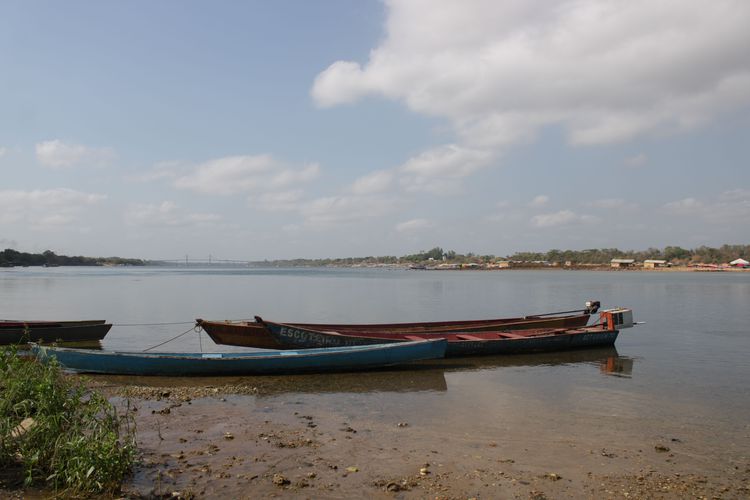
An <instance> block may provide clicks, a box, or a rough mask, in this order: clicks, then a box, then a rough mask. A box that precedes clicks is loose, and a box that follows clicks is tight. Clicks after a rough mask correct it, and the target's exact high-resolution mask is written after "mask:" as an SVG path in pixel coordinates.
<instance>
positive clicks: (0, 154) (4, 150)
mask: <svg viewBox="0 0 750 500" xmlns="http://www.w3.org/2000/svg"><path fill="white" fill-rule="evenodd" d="M7 152H8V149H7V148H3V147H0V158H2V157H3V156H5V154H6V153H7Z"/></svg>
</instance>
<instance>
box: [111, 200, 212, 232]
mask: <svg viewBox="0 0 750 500" xmlns="http://www.w3.org/2000/svg"><path fill="white" fill-rule="evenodd" d="M124 219H125V222H126V223H127V224H128V225H131V226H151V227H165V226H205V225H210V224H213V223H217V222H220V221H221V217H220V216H218V215H216V214H204V213H185V212H184V210H183V209H182V208H181V207H179V206H178V205H177V204H176V203H174V202H172V201H163V202H161V203H159V204H131V205H130V206H129V207H128V208H127V210H126V211H125V214H124Z"/></svg>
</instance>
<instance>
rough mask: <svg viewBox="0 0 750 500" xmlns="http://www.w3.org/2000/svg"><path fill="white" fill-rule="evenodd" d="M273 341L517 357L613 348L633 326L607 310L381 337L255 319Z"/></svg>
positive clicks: (626, 315)
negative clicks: (409, 346)
mask: <svg viewBox="0 0 750 500" xmlns="http://www.w3.org/2000/svg"><path fill="white" fill-rule="evenodd" d="M257 321H258V323H260V324H262V325H263V326H264V327H265V328H266V330H268V332H269V334H270V335H271V336H273V337H274V338H275V339H276V341H277V342H279V343H280V344H283V345H286V346H288V347H291V348H295V349H305V348H321V347H341V346H357V345H370V344H381V343H383V342H393V343H399V342H409V341H415V340H420V339H425V338H442V339H445V340H447V341H448V348H447V350H446V356H471V355H489V354H520V353H532V352H546V351H562V350H567V349H581V348H588V347H603V346H611V345H614V343H615V341H616V340H617V335H618V333H619V329H622V328H629V327H631V326H633V324H634V323H633V313H632V310H630V309H611V310H607V311H602V312H601V313H600V317H599V322H598V323H597V324H594V325H591V326H584V327H580V328H535V329H525V330H495V331H471V332H444V333H430V334H429V335H419V334H392V333H390V334H384V333H382V332H377V331H375V332H366V331H361V332H348V333H346V334H344V333H340V332H327V331H321V330H312V329H309V328H301V327H298V326H296V325H286V324H283V323H273V322H271V321H263V320H262V319H261V318H257Z"/></svg>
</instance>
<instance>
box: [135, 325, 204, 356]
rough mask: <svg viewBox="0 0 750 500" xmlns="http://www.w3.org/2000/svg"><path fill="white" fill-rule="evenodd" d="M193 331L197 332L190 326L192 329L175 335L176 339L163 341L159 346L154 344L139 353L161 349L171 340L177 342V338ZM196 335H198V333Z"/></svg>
mask: <svg viewBox="0 0 750 500" xmlns="http://www.w3.org/2000/svg"><path fill="white" fill-rule="evenodd" d="M194 330H195V331H197V330H196V327H195V326H192V327H190V328H188V329H187V330H185V331H184V332H182V333H181V334H179V335H177V336H176V337H172V338H171V339H169V340H165V341H164V342H162V343H161V344H156V345H155V346H151V347H149V348H148V349H144V350H143V351H141V352H147V351H150V350H151V349H156V348H157V347H161V346H163V345H164V344H167V343H169V342H172V341H173V340H177V339H178V338H180V337H182V336H183V335H187V334H188V333H190V332H192V331H194ZM198 335H200V333H198Z"/></svg>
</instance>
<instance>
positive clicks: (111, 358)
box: [32, 339, 447, 376]
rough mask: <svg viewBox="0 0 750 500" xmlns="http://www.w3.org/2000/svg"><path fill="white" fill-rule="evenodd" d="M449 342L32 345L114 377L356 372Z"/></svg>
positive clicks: (419, 355)
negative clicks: (163, 348) (113, 347)
mask: <svg viewBox="0 0 750 500" xmlns="http://www.w3.org/2000/svg"><path fill="white" fill-rule="evenodd" d="M446 345H447V342H446V341H445V340H441V339H438V340H427V341H425V340H421V341H416V342H404V343H398V344H380V345H366V346H355V347H337V348H331V349H305V350H303V351H299V352H297V351H256V352H242V353H142V352H118V351H95V350H90V349H70V348H65V347H50V346H41V345H33V346H32V351H33V352H34V354H35V355H36V356H37V358H38V359H40V360H42V361H46V360H49V359H51V358H56V359H57V361H58V362H59V363H60V365H62V366H63V367H65V368H67V369H70V370H74V371H77V372H87V373H107V374H112V375H172V376H178V375H179V376H183V375H204V376H213V375H255V374H284V373H297V372H330V371H353V370H368V369H374V368H381V367H386V366H392V365H400V364H404V363H411V362H414V361H420V360H427V359H437V358H442V357H444V356H445V349H446Z"/></svg>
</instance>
